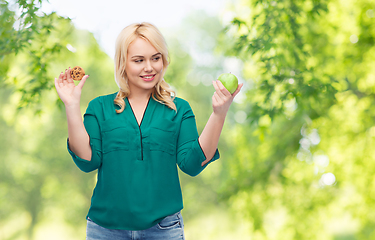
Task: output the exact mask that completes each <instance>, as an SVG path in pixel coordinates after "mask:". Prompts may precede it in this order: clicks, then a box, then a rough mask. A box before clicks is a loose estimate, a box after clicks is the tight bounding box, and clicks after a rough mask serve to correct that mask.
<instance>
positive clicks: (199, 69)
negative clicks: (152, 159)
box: [0, 0, 375, 240]
mask: <svg viewBox="0 0 375 240" xmlns="http://www.w3.org/2000/svg"><path fill="white" fill-rule="evenodd" d="M16 3H17V4H18V5H14V4H13V3H9V2H7V1H4V0H0V133H1V136H0V152H1V157H0V239H4V240H21V239H27V240H32V239H35V240H43V239H84V238H85V226H86V221H85V216H86V213H87V210H88V207H89V204H90V197H91V194H92V190H93V188H94V186H95V178H96V173H90V174H85V173H83V172H80V171H79V169H78V168H77V167H76V166H75V165H74V163H73V162H72V160H71V159H70V156H69V154H68V152H67V150H66V137H67V126H66V117H65V111H64V106H63V104H62V103H61V101H60V100H59V99H58V96H57V94H56V91H55V89H54V86H53V79H54V78H55V77H56V76H57V75H58V74H59V73H60V72H61V71H63V70H64V69H66V68H67V67H69V66H70V67H73V65H80V66H82V67H83V68H84V69H85V70H86V72H87V73H88V74H89V75H90V78H89V79H88V81H87V82H86V84H85V87H84V92H83V94H82V101H81V103H82V113H84V111H85V109H86V107H87V104H88V102H89V101H90V100H91V99H93V98H95V97H97V96H99V95H104V94H107V93H112V92H115V91H117V89H116V88H117V86H116V84H115V81H114V74H113V62H112V60H111V59H110V57H108V56H107V55H106V54H105V53H104V52H103V51H102V49H101V48H100V46H99V45H98V43H97V42H96V40H95V38H94V37H93V34H92V33H90V32H87V31H83V30H78V29H76V28H75V27H74V25H73V24H72V22H71V20H70V19H66V18H63V17H60V16H58V15H57V14H55V13H51V14H40V12H39V11H38V10H39V8H40V4H43V2H42V1H41V0H40V1H34V2H30V1H16ZM10 9H11V10H10ZM17 9H18V10H21V11H17V12H18V13H19V14H20V15H16V14H15V11H14V10H17ZM226 9H227V10H226V11H225V13H224V14H223V15H219V14H218V15H217V16H212V15H208V14H206V13H205V12H202V11H197V12H192V13H191V14H190V15H189V16H188V17H186V19H185V20H184V21H183V22H182V23H181V26H178V27H176V28H173V29H172V28H171V29H160V30H161V31H162V32H163V34H164V35H165V37H166V39H167V43H168V46H169V49H170V55H171V64H170V67H169V69H168V71H167V74H166V76H165V80H166V81H167V82H169V83H170V85H171V86H172V87H173V88H174V89H175V91H176V92H177V95H178V96H180V97H182V98H184V99H186V100H188V101H189V102H190V104H191V106H192V108H193V110H194V113H195V115H196V119H197V124H198V128H199V129H198V130H199V132H201V131H202V129H203V127H204V125H205V123H206V121H207V119H208V117H209V115H210V113H211V111H212V110H211V109H212V108H211V97H212V94H213V91H214V89H213V87H212V85H211V83H212V81H213V80H215V79H216V78H217V77H218V76H219V75H220V74H221V73H223V72H232V73H234V74H236V75H237V77H238V78H239V82H240V83H244V88H243V89H242V91H241V93H240V94H239V95H238V96H237V98H236V101H235V102H234V103H233V105H232V106H231V109H230V112H229V113H228V115H227V119H226V123H225V126H224V129H223V133H222V135H221V139H220V143H219V150H220V153H221V159H220V160H219V161H216V162H215V163H213V164H211V165H210V166H209V168H207V169H205V171H204V172H203V173H201V174H200V175H199V176H197V177H195V178H192V177H189V176H186V175H184V174H183V173H181V174H180V178H181V183H182V190H183V196H184V204H185V208H184V210H183V211H182V214H183V217H184V220H185V232H186V238H187V239H189V240H200V239H204V240H207V239H215V240H216V239H219V240H220V239H256V240H263V239H278V240H279V239H286V240H290V239H303V240H304V239H323V240H324V239H327V240H344V239H345V240H349V239H350V240H351V239H375V230H374V229H375V213H373V212H374V211H372V210H373V209H374V207H375V178H374V176H373V175H374V172H375V107H374V106H375V104H374V103H375V67H374V66H375V45H374V43H375V2H374V1H372V0H357V1H354V0H341V1H338V0H325V1H323V0H307V1H293V0H280V1H255V0H242V1H240V0H239V1H232V2H228V3H227V7H226Z"/></svg>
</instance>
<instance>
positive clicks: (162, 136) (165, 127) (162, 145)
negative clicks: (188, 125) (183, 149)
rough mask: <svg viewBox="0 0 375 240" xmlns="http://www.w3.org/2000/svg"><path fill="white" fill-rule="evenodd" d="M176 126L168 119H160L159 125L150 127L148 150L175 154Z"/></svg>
mask: <svg viewBox="0 0 375 240" xmlns="http://www.w3.org/2000/svg"><path fill="white" fill-rule="evenodd" d="M176 125H177V124H176V123H175V122H173V121H171V120H168V119H162V120H161V121H160V124H158V125H152V126H151V129H150V143H151V145H150V150H153V151H163V152H166V153H169V154H171V155H174V154H176V145H177V142H176V129H177V126H176Z"/></svg>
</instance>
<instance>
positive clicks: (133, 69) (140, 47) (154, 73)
mask: <svg viewBox="0 0 375 240" xmlns="http://www.w3.org/2000/svg"><path fill="white" fill-rule="evenodd" d="M125 71H126V74H127V76H128V84H129V89H130V93H132V92H133V93H134V92H143V91H147V92H148V91H149V92H151V91H152V89H153V88H154V87H155V85H156V83H158V82H159V81H160V80H161V79H162V77H163V76H162V74H163V59H162V55H161V53H160V52H158V51H157V50H156V49H155V48H154V47H153V46H152V45H151V43H149V42H148V41H146V40H144V39H142V38H137V39H136V40H134V41H133V42H132V43H131V44H130V45H129V47H128V56H127V60H126V66H125Z"/></svg>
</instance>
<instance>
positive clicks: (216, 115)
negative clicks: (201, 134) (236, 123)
mask: <svg viewBox="0 0 375 240" xmlns="http://www.w3.org/2000/svg"><path fill="white" fill-rule="evenodd" d="M226 116H227V113H226V112H225V113H220V112H215V111H214V112H213V113H212V117H213V118H215V119H217V120H219V121H223V122H224V121H225V117H226Z"/></svg>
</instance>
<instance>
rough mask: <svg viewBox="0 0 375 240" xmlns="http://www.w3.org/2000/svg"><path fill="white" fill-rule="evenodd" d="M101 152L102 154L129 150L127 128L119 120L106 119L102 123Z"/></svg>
mask: <svg viewBox="0 0 375 240" xmlns="http://www.w3.org/2000/svg"><path fill="white" fill-rule="evenodd" d="M101 132H102V150H103V154H104V153H108V152H112V151H118V150H129V135H130V134H129V126H127V125H126V123H124V122H121V121H119V119H108V120H106V121H104V122H103V123H102V128H101Z"/></svg>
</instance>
